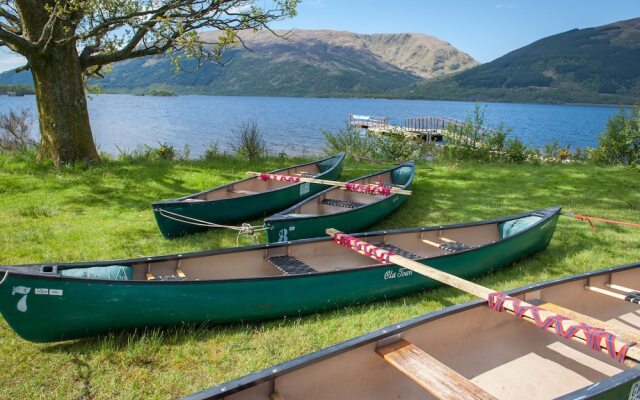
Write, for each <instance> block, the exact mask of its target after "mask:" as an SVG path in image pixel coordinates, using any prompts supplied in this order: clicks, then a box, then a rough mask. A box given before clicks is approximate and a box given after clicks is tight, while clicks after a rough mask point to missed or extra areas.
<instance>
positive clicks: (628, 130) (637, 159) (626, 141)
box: [596, 105, 640, 165]
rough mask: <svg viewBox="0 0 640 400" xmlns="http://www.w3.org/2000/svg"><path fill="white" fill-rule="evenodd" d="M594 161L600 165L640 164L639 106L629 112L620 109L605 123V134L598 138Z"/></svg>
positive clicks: (622, 108)
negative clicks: (598, 145) (598, 144)
mask: <svg viewBox="0 0 640 400" xmlns="http://www.w3.org/2000/svg"><path fill="white" fill-rule="evenodd" d="M598 141H599V143H600V148H599V149H598V151H597V152H596V159H597V161H599V162H600V163H602V164H608V165H614V164H622V165H632V164H639V163H640V105H636V106H634V107H632V108H631V109H630V110H627V109H625V108H624V107H621V108H620V111H618V112H617V113H616V114H615V115H614V116H612V117H610V118H609V120H608V121H607V128H606V130H605V132H604V133H603V134H602V135H600V137H599V138H598Z"/></svg>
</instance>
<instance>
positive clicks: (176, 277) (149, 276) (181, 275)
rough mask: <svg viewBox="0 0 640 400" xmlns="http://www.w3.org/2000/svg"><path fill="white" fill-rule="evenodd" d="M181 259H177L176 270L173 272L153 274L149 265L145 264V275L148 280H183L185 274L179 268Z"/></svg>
mask: <svg viewBox="0 0 640 400" xmlns="http://www.w3.org/2000/svg"><path fill="white" fill-rule="evenodd" d="M181 265H182V260H180V261H178V265H177V266H176V270H175V271H176V272H175V273H174V274H165V275H154V274H153V273H152V272H151V265H147V273H146V277H147V280H148V281H183V280H185V279H187V275H186V274H185V273H184V271H183V270H182V268H181Z"/></svg>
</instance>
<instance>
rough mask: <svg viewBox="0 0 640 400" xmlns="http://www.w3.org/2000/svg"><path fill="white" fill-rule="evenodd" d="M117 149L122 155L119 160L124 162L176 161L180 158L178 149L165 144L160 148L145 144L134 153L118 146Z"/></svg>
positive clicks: (160, 145) (159, 145) (162, 143)
mask: <svg viewBox="0 0 640 400" xmlns="http://www.w3.org/2000/svg"><path fill="white" fill-rule="evenodd" d="M116 149H118V152H119V153H120V154H119V156H118V158H119V159H120V160H124V161H144V160H175V159H176V158H177V157H178V151H177V150H176V148H175V147H174V146H172V145H170V144H168V143H165V142H160V143H158V147H153V146H150V145H148V144H145V145H143V146H142V147H138V148H137V149H135V150H133V151H128V150H126V149H125V150H123V149H121V148H120V147H118V146H117V145H116Z"/></svg>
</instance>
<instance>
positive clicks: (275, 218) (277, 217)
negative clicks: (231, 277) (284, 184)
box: [264, 161, 416, 224]
mask: <svg viewBox="0 0 640 400" xmlns="http://www.w3.org/2000/svg"><path fill="white" fill-rule="evenodd" d="M402 167H411V175H410V176H409V178H408V179H407V183H405V184H404V185H402V189H407V188H408V187H410V186H411V185H412V184H413V178H414V177H415V173H416V170H415V163H414V162H413V161H407V162H403V163H401V164H398V165H396V166H394V167H392V168H388V169H385V170H382V171H377V172H374V173H372V174H369V175H364V176H359V177H357V178H354V179H351V180H348V181H347V182H354V181H358V180H360V179H367V178H372V177H374V176H378V175H382V174H384V173H387V172H391V171H394V170H396V169H398V168H402ZM335 189H336V187H335V186H334V187H329V188H327V189H325V190H323V191H321V192H318V193H316V194H314V195H313V196H310V197H307V198H306V199H303V200H301V201H300V202H298V203H296V204H294V205H292V206H291V207H289V208H287V209H286V210H283V211H279V212H277V213H275V214H273V215H271V216H270V217H267V218H265V219H264V222H265V224H266V223H269V222H279V221H287V222H289V221H299V220H312V219H314V218H322V217H326V216H328V215H331V216H333V215H345V214H347V213H350V212H353V211H356V210H361V209H363V208H367V207H370V206H373V205H375V204H378V203H380V202H383V201H385V200H388V199H391V198H393V197H394V196H404V195H400V194H392V195H390V196H385V197H381V198H380V199H379V200H377V201H375V202H373V203H369V204H364V205H362V206H360V207H357V208H354V209H347V210H344V211H341V212H337V213H334V214H317V215H313V216H308V217H305V216H297V217H296V216H293V217H287V216H286V215H287V214H289V213H290V212H291V211H294V210H295V209H296V208H298V207H301V206H302V205H303V204H306V203H309V202H311V201H313V200H315V199H317V198H318V197H320V196H322V195H324V194H327V193H328V192H330V191H332V190H335ZM294 215H295V214H294Z"/></svg>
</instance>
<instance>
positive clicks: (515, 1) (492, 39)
mask: <svg viewBox="0 0 640 400" xmlns="http://www.w3.org/2000/svg"><path fill="white" fill-rule="evenodd" d="M256 3H257V4H258V5H267V3H268V0H257V1H256ZM636 17H640V0H581V1H578V0H444V1H443V0H438V1H436V0H395V1H389V0H302V2H301V4H300V5H299V7H298V16H297V17H295V18H293V19H288V20H284V21H278V22H276V23H274V24H272V25H271V26H272V27H273V28H275V29H334V30H344V31H350V32H356V33H399V32H417V33H424V34H427V35H431V36H435V37H437V38H439V39H442V40H445V41H447V42H449V43H451V44H452V45H453V46H455V47H456V48H458V49H459V50H461V51H464V52H465V53H468V54H469V55H471V56H472V57H473V58H475V59H476V60H478V61H480V62H483V63H484V62H488V61H491V60H494V59H496V58H498V57H500V56H502V55H504V54H506V53H508V52H510V51H512V50H516V49H518V48H520V47H522V46H525V45H527V44H529V43H532V42H534V41H536V40H538V39H542V38H543V37H546V36H549V35H553V34H556V33H561V32H566V31H568V30H571V29H574V28H580V29H582V28H589V27H593V26H599V25H605V24H608V23H611V22H615V21H620V20H625V19H631V18H636ZM22 64H24V60H23V59H22V58H21V57H20V56H18V55H16V54H13V53H11V52H10V51H8V50H7V49H6V48H0V71H6V70H9V69H12V68H16V67H18V66H20V65H22Z"/></svg>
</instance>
